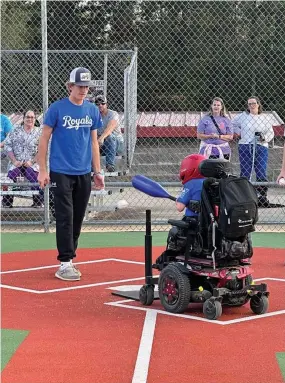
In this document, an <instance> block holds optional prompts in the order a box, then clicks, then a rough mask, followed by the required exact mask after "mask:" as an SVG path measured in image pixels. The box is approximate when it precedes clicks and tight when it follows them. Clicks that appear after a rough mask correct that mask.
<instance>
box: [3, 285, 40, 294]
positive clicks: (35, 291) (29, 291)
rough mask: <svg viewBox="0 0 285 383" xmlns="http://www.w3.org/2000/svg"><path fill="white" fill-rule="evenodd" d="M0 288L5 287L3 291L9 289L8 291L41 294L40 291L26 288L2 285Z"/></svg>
mask: <svg viewBox="0 0 285 383" xmlns="http://www.w3.org/2000/svg"><path fill="white" fill-rule="evenodd" d="M0 287H3V289H8V290H16V291H24V292H26V293H34V294H39V293H40V292H39V291H38V290H32V289H25V288H24V287H17V286H9V285H0Z"/></svg>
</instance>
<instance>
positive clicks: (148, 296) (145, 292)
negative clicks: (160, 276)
mask: <svg viewBox="0 0 285 383" xmlns="http://www.w3.org/2000/svg"><path fill="white" fill-rule="evenodd" d="M139 297H140V302H141V304H142V305H144V306H150V305H152V303H153V301H154V286H152V285H143V286H142V287H141V288H140V295H139Z"/></svg>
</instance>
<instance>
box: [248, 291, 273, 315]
mask: <svg viewBox="0 0 285 383" xmlns="http://www.w3.org/2000/svg"><path fill="white" fill-rule="evenodd" d="M268 304H269V302H268V298H267V296H265V295H261V296H260V295H258V294H256V295H253V297H252V298H251V300H250V308H251V310H252V312H254V314H257V315H261V314H264V313H266V311H267V310H268Z"/></svg>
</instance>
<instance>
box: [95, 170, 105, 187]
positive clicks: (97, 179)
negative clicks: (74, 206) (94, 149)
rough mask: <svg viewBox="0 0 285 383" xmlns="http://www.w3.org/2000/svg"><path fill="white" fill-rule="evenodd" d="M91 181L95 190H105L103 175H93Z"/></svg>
mask: <svg viewBox="0 0 285 383" xmlns="http://www.w3.org/2000/svg"><path fill="white" fill-rule="evenodd" d="M93 181H94V185H95V190H103V189H104V188H105V182H104V175H102V174H99V173H97V174H94V175H93Z"/></svg>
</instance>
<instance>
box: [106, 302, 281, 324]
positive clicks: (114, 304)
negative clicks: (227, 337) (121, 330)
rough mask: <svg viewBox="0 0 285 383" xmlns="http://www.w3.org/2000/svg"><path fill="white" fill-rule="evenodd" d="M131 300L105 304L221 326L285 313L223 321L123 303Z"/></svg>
mask: <svg viewBox="0 0 285 383" xmlns="http://www.w3.org/2000/svg"><path fill="white" fill-rule="evenodd" d="M131 301H133V300H123V301H116V302H108V303H105V305H109V306H115V307H124V308H127V309H132V310H141V311H147V310H152V311H155V312H156V313H158V314H162V315H169V316H174V317H177V318H185V319H193V320H196V321H200V322H208V323H213V324H217V325H221V326H226V325H229V324H233V323H240V322H247V321H250V320H256V319H262V318H267V317H273V316H277V315H282V314H285V310H279V311H273V312H270V313H265V314H261V315H254V314H252V315H251V316H249V317H244V318H238V319H231V320H227V321H221V320H210V319H206V318H202V317H198V316H194V315H187V314H173V313H170V312H168V311H163V310H157V309H147V308H144V307H139V306H132V305H126V304H123V302H125V303H128V302H131Z"/></svg>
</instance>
